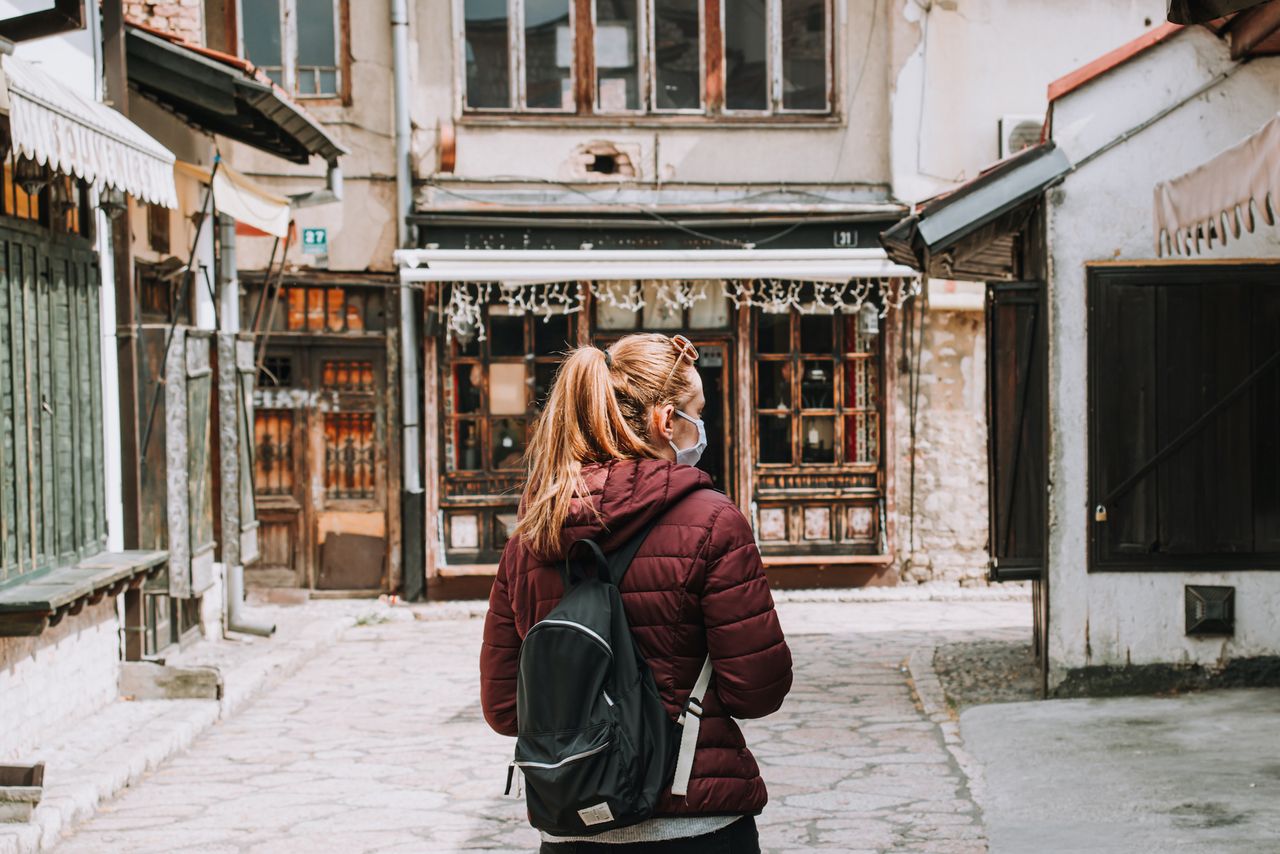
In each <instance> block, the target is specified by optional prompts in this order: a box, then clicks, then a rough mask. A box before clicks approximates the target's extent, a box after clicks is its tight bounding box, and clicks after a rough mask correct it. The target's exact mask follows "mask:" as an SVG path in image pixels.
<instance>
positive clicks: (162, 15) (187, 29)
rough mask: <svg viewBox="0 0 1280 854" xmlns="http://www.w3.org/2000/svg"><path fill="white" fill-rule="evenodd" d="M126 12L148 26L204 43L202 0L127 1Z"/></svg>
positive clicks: (190, 40)
mask: <svg viewBox="0 0 1280 854" xmlns="http://www.w3.org/2000/svg"><path fill="white" fill-rule="evenodd" d="M124 13H125V15H126V16H128V17H129V18H131V19H133V20H135V21H138V22H139V23H142V24H146V25H147V26H148V27H155V28H156V29H157V30H164V31H165V32H166V33H173V34H174V35H175V36H178V37H179V38H183V39H186V40H187V41H189V42H195V43H196V44H203V43H204V15H203V13H202V10H201V2H200V0H168V2H163V3H136V2H126V3H125V4H124Z"/></svg>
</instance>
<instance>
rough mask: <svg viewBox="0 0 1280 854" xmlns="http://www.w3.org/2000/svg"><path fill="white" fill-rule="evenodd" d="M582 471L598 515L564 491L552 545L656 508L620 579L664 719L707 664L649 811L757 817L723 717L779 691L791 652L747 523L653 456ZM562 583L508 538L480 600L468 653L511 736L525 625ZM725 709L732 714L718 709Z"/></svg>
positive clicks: (757, 796) (628, 528)
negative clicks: (688, 746)
mask: <svg viewBox="0 0 1280 854" xmlns="http://www.w3.org/2000/svg"><path fill="white" fill-rule="evenodd" d="M584 477H585V480H586V483H587V486H588V488H589V490H590V494H591V500H592V503H593V504H594V505H595V507H596V508H597V509H598V511H599V516H597V515H596V514H595V513H593V512H592V511H591V509H590V508H589V507H587V506H585V502H584V501H581V500H578V501H575V504H574V507H573V510H572V512H571V513H570V516H569V522H568V524H567V525H566V526H565V529H564V531H563V533H562V535H561V548H562V550H563V549H564V548H567V547H568V546H569V545H570V544H572V543H573V542H574V541H575V540H579V539H583V538H592V539H595V540H596V541H597V542H598V543H600V545H601V547H602V548H603V549H604V550H605V551H606V552H609V551H612V550H614V549H616V548H619V547H620V546H621V545H622V544H623V543H625V542H626V541H627V540H628V539H630V538H631V537H633V536H634V535H635V534H637V533H639V532H640V530H641V529H642V528H643V527H644V525H645V524H646V523H647V522H648V521H649V520H650V519H653V518H655V517H657V519H658V522H657V524H655V525H654V527H653V530H652V531H650V532H649V536H648V537H647V538H646V539H645V541H644V543H643V545H641V546H640V550H639V551H638V552H637V553H636V557H635V559H634V560H633V561H632V564H631V568H630V569H629V570H628V571H627V574H626V577H625V578H623V581H622V587H621V592H622V605H623V608H624V609H625V610H626V612H627V621H628V622H629V623H630V624H631V631H632V634H633V635H634V636H635V639H636V644H637V646H638V647H639V649H640V652H641V653H642V654H643V655H644V657H645V659H646V660H647V661H648V663H649V668H650V669H651V670H652V671H653V676H654V679H655V680H656V682H657V684H658V691H659V693H660V694H661V695H662V700H663V702H664V703H665V704H666V707H667V712H668V713H669V714H670V715H671V717H672V718H673V719H674V718H675V717H676V716H677V715H678V714H679V713H680V710H681V709H682V708H683V707H684V703H685V701H686V700H687V699H688V697H689V692H690V691H691V690H692V689H693V683H694V681H695V680H696V679H697V677H698V671H699V670H700V669H701V668H702V662H703V659H704V658H705V657H706V655H707V653H708V652H709V653H710V654H711V661H712V665H713V667H714V669H715V674H714V676H713V677H712V680H711V687H710V689H709V690H708V691H707V695H706V697H705V698H704V699H703V707H704V714H703V719H702V729H701V731H700V733H699V736H698V751H697V753H696V755H695V757H694V761H693V774H692V777H691V778H690V781H689V793H688V795H687V796H686V797H684V798H673V797H672V796H671V793H670V791H667V792H666V793H664V794H663V796H662V799H661V800H660V801H659V802H658V808H657V814H658V815H681V814H713V813H735V814H736V813H758V812H760V810H761V809H763V808H764V805H765V803H766V802H767V801H768V795H767V793H766V792H765V787H764V781H763V780H762V779H761V778H760V769H759V767H758V766H757V765H756V761H755V758H754V757H752V755H751V752H750V751H749V750H747V747H746V743H745V741H744V740H743V738H742V732H741V730H739V729H738V725H737V724H736V723H734V721H733V718H759V717H764V716H765V715H768V714H770V713H772V712H774V711H776V710H777V709H778V707H779V706H780V705H782V699H783V697H785V696H786V695H787V691H789V690H790V688H791V651H790V650H789V649H787V644H786V641H785V640H783V637H782V628H781V627H780V626H779V625H778V617H777V614H776V613H775V612H774V610H773V597H772V596H771V595H770V593H769V584H768V582H767V581H766V580H765V576H764V567H763V566H762V565H761V563H760V554H759V552H758V551H757V550H756V545H755V539H754V537H753V536H752V533H751V526H750V525H749V524H748V523H747V520H746V519H745V518H744V517H743V515H742V513H741V512H740V511H739V510H738V508H737V507H735V506H734V505H733V504H732V503H731V502H730V501H729V499H728V498H727V497H725V495H724V494H723V493H720V492H716V491H714V490H713V489H711V488H710V487H711V479H710V478H709V477H708V476H707V475H706V474H705V473H704V472H702V471H699V470H698V469H695V468H691V467H689V466H684V465H677V464H675V463H671V462H667V461H665V460H643V461H618V462H613V463H607V464H603V465H593V466H588V467H587V468H586V469H585V471H584ZM563 593H564V585H563V583H562V582H561V580H560V573H559V571H558V565H556V564H551V563H548V562H544V561H539V560H538V559H536V558H534V557H533V556H532V555H530V554H529V552H528V551H527V550H525V548H524V547H523V545H522V544H521V543H520V542H519V541H518V540H515V539H513V540H511V541H510V542H509V543H508V544H507V548H506V550H505V551H504V552H503V554H502V561H501V563H500V564H499V565H498V577H497V579H496V580H495V582H494V585H493V592H492V593H491V595H490V596H489V613H488V616H487V617H486V618H485V624H484V646H483V647H482V649H481V651H480V700H481V704H482V705H483V706H484V716H485V720H487V721H488V722H489V726H491V727H493V729H494V730H496V731H497V732H498V733H500V734H502V735H515V734H516V664H517V659H518V656H519V652H520V642H521V639H522V638H524V636H525V634H526V633H527V632H528V631H529V628H530V627H531V626H532V625H533V624H534V623H535V622H537V621H538V620H541V619H542V618H543V617H545V616H546V615H547V613H548V612H549V611H550V610H551V609H552V608H553V607H554V606H555V604H556V603H557V602H558V601H559V600H560V597H561V596H562V595H563ZM731 716H732V717H731Z"/></svg>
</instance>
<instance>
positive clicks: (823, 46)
mask: <svg viewBox="0 0 1280 854" xmlns="http://www.w3.org/2000/svg"><path fill="white" fill-rule="evenodd" d="M781 3H782V107H783V109H786V110H825V109H827V0H781Z"/></svg>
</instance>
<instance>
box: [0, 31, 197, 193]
mask: <svg viewBox="0 0 1280 854" xmlns="http://www.w3.org/2000/svg"><path fill="white" fill-rule="evenodd" d="M0 64H2V66H3V68H4V73H5V77H6V82H7V84H8V89H9V126H10V132H11V134H12V136H13V148H14V150H15V151H17V152H18V153H20V154H22V155H24V156H26V157H30V158H32V159H33V160H35V161H37V162H38V163H42V164H45V165H47V166H49V167H50V168H51V169H56V170H57V171H59V172H63V173H66V174H68V175H75V176H76V177H77V178H82V179H84V180H85V181H87V182H89V183H90V184H96V185H98V186H108V187H117V188H119V189H121V190H123V191H125V192H126V193H128V194H129V195H131V196H133V197H134V198H136V199H140V200H142V201H145V202H151V203H152V204H157V205H164V206H165V207H168V208H176V207H177V206H178V195H177V191H176V189H175V187H174V180H173V162H174V157H173V154H172V152H170V151H169V150H168V149H167V148H165V147H164V146H163V145H161V144H160V143H158V142H156V141H155V140H154V139H152V138H151V137H150V136H149V135H148V134H147V133H146V132H145V131H143V130H142V129H141V128H140V127H138V126H137V125H135V124H134V123H133V122H131V121H129V120H128V119H127V118H125V117H124V116H122V115H121V114H120V113H117V112H116V111H115V110H113V109H111V108H110V107H108V106H106V105H105V104H100V103H98V102H97V101H94V100H92V99H90V98H86V97H85V96H83V95H81V94H79V93H78V92H75V91H73V90H71V89H69V88H68V87H66V86H65V85H63V84H62V83H59V82H58V81H57V80H55V79H54V78H53V77H51V76H49V75H48V74H46V73H45V72H44V71H42V70H41V69H40V68H38V67H37V66H35V65H33V64H30V63H27V62H23V61H22V60H20V59H18V58H17V57H14V56H5V57H4V58H3V61H2V63H0Z"/></svg>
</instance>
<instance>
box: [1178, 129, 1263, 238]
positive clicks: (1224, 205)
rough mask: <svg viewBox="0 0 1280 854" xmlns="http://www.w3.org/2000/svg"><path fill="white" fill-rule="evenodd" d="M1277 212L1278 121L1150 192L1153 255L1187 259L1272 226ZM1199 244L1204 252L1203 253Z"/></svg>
mask: <svg viewBox="0 0 1280 854" xmlns="http://www.w3.org/2000/svg"><path fill="white" fill-rule="evenodd" d="M1277 207H1280V116H1276V117H1275V118H1273V119H1271V121H1269V122H1267V123H1266V124H1265V125H1263V126H1262V128H1261V129H1260V130H1259V131H1258V132H1257V133H1255V134H1253V135H1252V136H1250V137H1248V138H1246V139H1245V140H1243V141H1242V142H1240V143H1238V144H1236V145H1234V146H1232V147H1231V148H1228V149H1227V150H1226V151H1224V152H1222V153H1221V154H1219V155H1218V156H1217V157H1214V158H1213V159H1212V160H1210V161H1208V162H1207V163H1204V164H1202V165H1200V166H1197V167H1196V168H1195V169H1192V170H1191V171H1190V172H1188V173H1186V174H1185V175H1182V176H1180V177H1178V178H1174V179H1173V180H1171V181H1161V182H1160V183H1159V184H1156V188H1155V235H1156V252H1157V253H1158V254H1160V255H1171V254H1175V253H1176V254H1178V255H1190V254H1193V253H1196V252H1200V251H1201V249H1202V248H1206V249H1211V248H1213V246H1214V245H1215V243H1216V244H1217V245H1219V246H1224V245H1226V243H1227V242H1228V240H1230V239H1232V238H1237V239H1238V238H1239V237H1240V235H1241V233H1242V232H1244V231H1249V232H1252V231H1253V229H1254V227H1255V225H1256V224H1257V222H1256V221H1257V218H1258V217H1261V218H1262V221H1263V222H1265V223H1266V224H1267V225H1275V223H1276V208H1277ZM1202 244H1203V247H1202Z"/></svg>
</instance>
